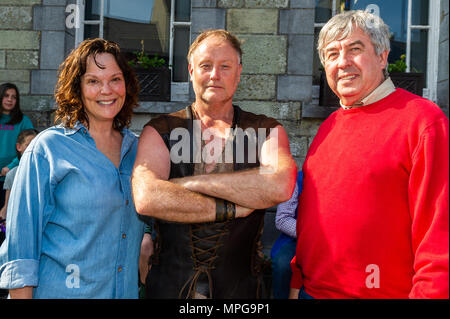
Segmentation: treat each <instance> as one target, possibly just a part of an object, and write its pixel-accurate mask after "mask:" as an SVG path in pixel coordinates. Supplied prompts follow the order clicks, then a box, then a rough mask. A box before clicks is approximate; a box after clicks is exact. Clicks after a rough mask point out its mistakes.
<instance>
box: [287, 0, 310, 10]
mask: <svg viewBox="0 0 450 319" xmlns="http://www.w3.org/2000/svg"><path fill="white" fill-rule="evenodd" d="M315 7H316V1H315V0H291V8H295V9H298V8H302V9H313V8H315Z"/></svg>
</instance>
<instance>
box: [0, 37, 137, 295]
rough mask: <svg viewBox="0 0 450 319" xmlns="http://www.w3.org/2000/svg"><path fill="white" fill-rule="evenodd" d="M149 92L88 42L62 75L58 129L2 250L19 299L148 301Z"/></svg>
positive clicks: (5, 277) (35, 158)
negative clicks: (144, 97)
mask: <svg viewBox="0 0 450 319" xmlns="http://www.w3.org/2000/svg"><path fill="white" fill-rule="evenodd" d="M138 93H139V85H138V82H137V79H136V77H135V74H134V71H133V70H132V69H131V67H130V66H129V65H128V63H127V61H126V59H125V58H124V56H123V55H122V54H121V51H120V48H119V46H118V45H117V44H116V43H114V42H112V41H107V40H103V39H90V40H85V41H83V42H82V43H81V44H80V45H79V46H78V47H77V48H76V49H74V50H73V51H72V52H71V53H70V54H69V55H68V57H67V58H66V59H65V61H64V62H63V63H62V64H61V66H60V69H59V77H58V82H57V84H56V90H55V99H56V103H57V105H58V107H57V110H56V118H55V120H56V121H57V122H59V125H57V126H55V127H51V128H49V129H47V130H45V131H43V132H41V133H40V134H39V135H38V136H37V137H36V138H35V139H34V140H33V141H32V142H31V144H30V145H29V146H28V148H27V149H26V151H25V153H24V154H23V156H22V159H21V161H20V164H19V168H18V170H17V174H16V180H15V182H14V185H13V188H12V190H11V195H10V200H9V204H8V218H7V224H6V239H5V241H4V243H3V245H2V246H1V248H0V288H3V289H9V293H10V297H11V298H31V297H33V298H84V299H89V298H102V299H109V298H138V282H139V278H138V273H139V270H138V263H139V251H140V246H141V240H142V236H143V233H144V223H143V222H142V221H140V220H139V218H138V215H137V214H136V210H135V208H134V205H133V201H132V198H131V184H130V177H131V171H132V167H133V163H134V160H135V156H136V150H137V137H136V136H135V135H134V134H133V133H132V132H131V131H129V130H128V129H127V126H128V125H129V123H130V120H131V116H132V111H133V107H135V106H136V105H137V97H138Z"/></svg>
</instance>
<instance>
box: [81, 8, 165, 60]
mask: <svg viewBox="0 0 450 319" xmlns="http://www.w3.org/2000/svg"><path fill="white" fill-rule="evenodd" d="M99 13H100V1H99V0H86V12H85V15H86V19H98V18H99ZM95 29H97V30H98V26H89V25H86V26H85V38H87V37H88V36H90V34H94V33H93V32H94V30H95ZM169 31H170V0H128V1H123V0H105V5H104V27H103V37H104V38H105V39H107V40H112V41H115V42H117V43H118V44H119V45H120V47H121V49H122V51H123V52H124V54H125V56H126V57H127V58H128V59H132V58H134V54H133V52H135V51H140V50H141V49H142V46H141V41H143V43H144V51H145V52H146V53H147V54H148V55H150V56H153V55H158V56H159V57H163V58H164V59H165V60H166V61H168V60H169V38H170V33H169ZM96 36H98V32H97V33H96Z"/></svg>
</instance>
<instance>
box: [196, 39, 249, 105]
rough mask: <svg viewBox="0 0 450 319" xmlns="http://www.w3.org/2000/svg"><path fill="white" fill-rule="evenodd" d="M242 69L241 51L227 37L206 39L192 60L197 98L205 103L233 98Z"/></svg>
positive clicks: (221, 101)
mask: <svg viewBox="0 0 450 319" xmlns="http://www.w3.org/2000/svg"><path fill="white" fill-rule="evenodd" d="M241 71H242V65H241V64H240V61H239V54H238V52H237V51H236V49H234V48H233V47H232V45H231V44H230V43H229V42H228V41H224V40H223V39H221V38H219V37H216V36H211V37H209V38H207V39H205V40H203V42H201V44H200V45H199V46H198V47H197V49H196V50H195V51H194V52H193V54H192V57H191V61H190V63H189V73H190V75H191V81H192V86H193V89H194V92H195V96H196V99H197V100H201V101H203V102H205V103H206V104H216V103H227V102H229V101H231V100H232V98H233V94H234V92H235V91H236V89H237V86H238V84H239V81H240V76H241Z"/></svg>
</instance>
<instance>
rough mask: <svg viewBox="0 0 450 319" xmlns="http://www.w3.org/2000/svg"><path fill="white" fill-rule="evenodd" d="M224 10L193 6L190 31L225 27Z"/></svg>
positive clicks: (195, 31) (196, 31)
mask: <svg viewBox="0 0 450 319" xmlns="http://www.w3.org/2000/svg"><path fill="white" fill-rule="evenodd" d="M225 13H226V12H225V10H224V9H216V8H193V9H192V11H191V23H192V25H191V33H200V32H202V31H204V30H207V29H224V28H225Z"/></svg>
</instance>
